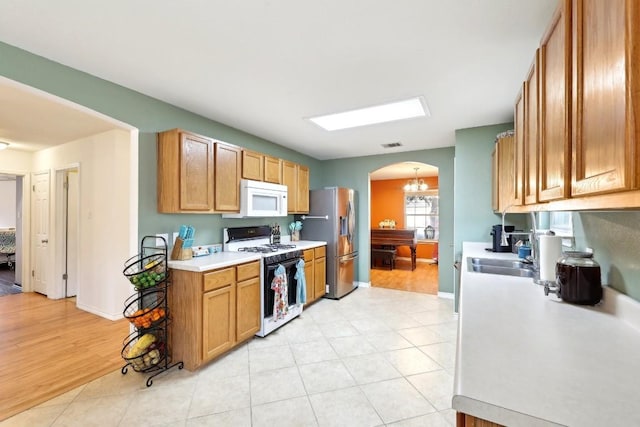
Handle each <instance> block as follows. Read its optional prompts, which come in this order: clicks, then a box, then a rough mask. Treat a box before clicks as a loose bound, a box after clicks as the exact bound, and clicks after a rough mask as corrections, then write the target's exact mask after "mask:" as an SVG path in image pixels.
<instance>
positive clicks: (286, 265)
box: [267, 258, 300, 271]
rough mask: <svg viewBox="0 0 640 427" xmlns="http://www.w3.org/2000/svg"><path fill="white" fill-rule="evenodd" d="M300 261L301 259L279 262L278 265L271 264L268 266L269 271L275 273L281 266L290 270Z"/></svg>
mask: <svg viewBox="0 0 640 427" xmlns="http://www.w3.org/2000/svg"><path fill="white" fill-rule="evenodd" d="M299 259H300V258H296V259H291V260H288V261H284V262H279V263H277V264H269V265H267V271H273V270H275V269H276V268H278V266H279V265H281V266H283V267H284V268H285V269H288V268H289V267H293V266H295V265H296V263H297V262H298V260H299Z"/></svg>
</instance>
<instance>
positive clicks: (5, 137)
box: [0, 77, 116, 151]
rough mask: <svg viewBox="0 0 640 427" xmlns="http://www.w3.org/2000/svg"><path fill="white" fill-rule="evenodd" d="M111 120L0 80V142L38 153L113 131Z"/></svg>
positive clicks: (6, 80)
mask: <svg viewBox="0 0 640 427" xmlns="http://www.w3.org/2000/svg"><path fill="white" fill-rule="evenodd" d="M115 127H116V126H115V125H114V120H112V119H109V118H107V117H101V116H100V115H99V114H97V113H95V112H89V111H87V110H86V109H83V108H81V107H80V106H78V105H75V104H72V103H70V102H66V101H64V100H61V99H60V98H57V97H54V96H52V95H49V94H45V93H43V92H41V91H39V90H36V89H34V88H30V87H27V86H24V85H22V84H18V83H16V82H13V81H11V80H8V79H4V78H1V77H0V141H5V142H8V143H9V147H10V148H11V149H14V150H22V151H38V150H42V149H45V148H48V147H51V146H55V145H59V144H64V143H67V142H70V141H75V140H77V139H80V138H85V137H87V136H90V135H95V134H98V133H102V132H106V131H108V130H111V129H114V128H115Z"/></svg>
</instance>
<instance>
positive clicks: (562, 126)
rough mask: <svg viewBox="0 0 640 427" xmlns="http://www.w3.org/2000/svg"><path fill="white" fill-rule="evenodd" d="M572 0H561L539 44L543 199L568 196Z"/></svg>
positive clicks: (540, 171) (540, 170)
mask: <svg viewBox="0 0 640 427" xmlns="http://www.w3.org/2000/svg"><path fill="white" fill-rule="evenodd" d="M570 53H571V0H561V1H560V3H559V5H558V8H557V9H556V11H555V13H554V15H553V18H552V21H551V25H550V26H549V29H548V30H547V32H546V34H545V35H544V37H543V38H542V44H541V46H540V116H539V120H540V135H539V137H540V139H539V141H540V148H539V152H538V155H539V157H538V158H539V171H538V172H539V181H538V197H539V200H540V201H549V200H556V199H562V198H566V197H568V196H569V185H568V183H569V174H570V164H569V162H570V158H571V148H570V143H571V132H570V130H571V121H570V99H571V55H570Z"/></svg>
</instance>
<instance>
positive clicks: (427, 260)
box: [396, 256, 438, 264]
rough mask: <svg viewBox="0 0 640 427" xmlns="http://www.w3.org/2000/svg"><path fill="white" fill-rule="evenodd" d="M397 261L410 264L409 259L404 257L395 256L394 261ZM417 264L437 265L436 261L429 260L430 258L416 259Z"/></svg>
mask: <svg viewBox="0 0 640 427" xmlns="http://www.w3.org/2000/svg"><path fill="white" fill-rule="evenodd" d="M397 260H401V261H407V262H411V258H409V257H406V256H397V257H396V261H397ZM418 263H425V264H437V263H438V261H436V260H434V259H431V258H416V264H418Z"/></svg>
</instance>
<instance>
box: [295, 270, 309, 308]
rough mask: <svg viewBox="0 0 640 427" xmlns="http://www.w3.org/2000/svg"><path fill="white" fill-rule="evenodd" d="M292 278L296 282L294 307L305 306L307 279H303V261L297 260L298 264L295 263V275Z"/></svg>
mask: <svg viewBox="0 0 640 427" xmlns="http://www.w3.org/2000/svg"><path fill="white" fill-rule="evenodd" d="M293 277H294V278H295V279H296V280H297V285H296V305H300V304H306V302H307V279H306V278H305V277H304V260H303V259H299V260H298V262H296V275H295V276H293Z"/></svg>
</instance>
